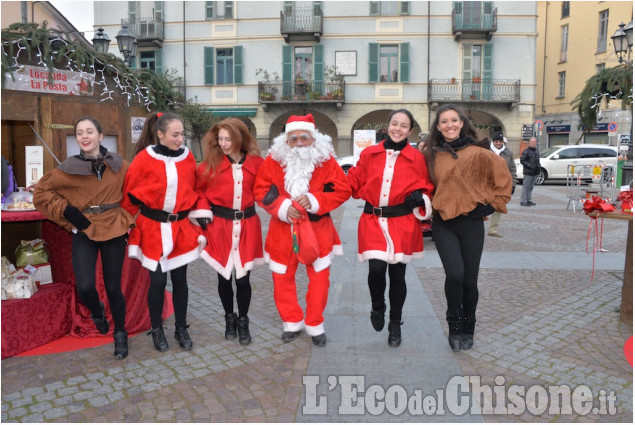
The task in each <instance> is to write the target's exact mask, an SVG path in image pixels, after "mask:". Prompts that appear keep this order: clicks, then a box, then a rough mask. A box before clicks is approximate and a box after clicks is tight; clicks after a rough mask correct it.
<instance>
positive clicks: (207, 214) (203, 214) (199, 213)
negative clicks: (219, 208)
mask: <svg viewBox="0 0 635 425" xmlns="http://www.w3.org/2000/svg"><path fill="white" fill-rule="evenodd" d="M187 217H188V218H209V219H210V220H211V219H213V218H214V214H213V213H212V210H210V209H209V208H208V209H200V210H192V211H190V212H189V213H188V214H187ZM191 221H192V223H194V224H196V225H197V226H198V221H196V220H191Z"/></svg>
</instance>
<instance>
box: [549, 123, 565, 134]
mask: <svg viewBox="0 0 635 425" xmlns="http://www.w3.org/2000/svg"><path fill="white" fill-rule="evenodd" d="M570 132H571V125H548V126H547V133H570Z"/></svg>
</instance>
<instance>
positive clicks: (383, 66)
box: [368, 43, 410, 83]
mask: <svg viewBox="0 0 635 425" xmlns="http://www.w3.org/2000/svg"><path fill="white" fill-rule="evenodd" d="M409 51H410V44H409V43H401V44H378V43H370V44H369V64H368V80H369V82H371V83H377V82H381V83H396V82H401V83H406V82H408V81H409V79H410V69H409V68H410V53H409Z"/></svg>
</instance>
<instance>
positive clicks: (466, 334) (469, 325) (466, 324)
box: [461, 314, 476, 350]
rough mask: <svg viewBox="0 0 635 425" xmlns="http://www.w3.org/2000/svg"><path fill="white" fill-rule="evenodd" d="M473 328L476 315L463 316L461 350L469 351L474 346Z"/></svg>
mask: <svg viewBox="0 0 635 425" xmlns="http://www.w3.org/2000/svg"><path fill="white" fill-rule="evenodd" d="M474 326H476V314H472V315H469V316H465V320H464V321H463V335H462V336H463V342H462V343H461V350H469V349H470V348H472V346H473V345H474Z"/></svg>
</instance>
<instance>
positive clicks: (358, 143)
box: [353, 130, 377, 163]
mask: <svg viewBox="0 0 635 425" xmlns="http://www.w3.org/2000/svg"><path fill="white" fill-rule="evenodd" d="M376 139H377V133H376V132H375V130H354V131H353V155H354V156H355V163H357V160H358V159H359V155H360V154H361V153H362V151H363V150H364V149H366V148H367V147H369V146H371V145H374V144H375V143H376V141H377V140H376Z"/></svg>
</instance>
